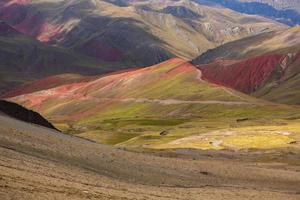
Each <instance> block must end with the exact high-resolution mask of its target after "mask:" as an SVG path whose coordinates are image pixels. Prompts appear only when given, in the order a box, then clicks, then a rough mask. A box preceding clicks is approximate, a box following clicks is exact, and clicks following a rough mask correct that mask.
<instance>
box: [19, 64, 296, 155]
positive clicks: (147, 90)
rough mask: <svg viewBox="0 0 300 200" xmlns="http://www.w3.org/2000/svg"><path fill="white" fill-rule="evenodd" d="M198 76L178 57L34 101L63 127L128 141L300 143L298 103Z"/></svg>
mask: <svg viewBox="0 0 300 200" xmlns="http://www.w3.org/2000/svg"><path fill="white" fill-rule="evenodd" d="M198 76H199V71H198V70H197V69H196V68H195V67H193V66H192V65H190V64H188V63H186V62H185V61H183V60H180V59H173V60H171V61H168V62H165V63H162V64H159V65H157V66H153V67H150V68H146V69H141V71H133V72H129V73H128V74H115V75H110V76H105V77H102V78H99V79H97V80H93V81H92V82H91V83H87V85H86V86H85V85H84V86H81V87H79V88H78V89H76V90H75V91H72V92H70V93H65V92H63V93H61V94H60V93H56V95H54V96H53V97H52V96H51V94H53V92H54V93H55V90H54V91H53V90H52V91H50V92H48V93H49V94H50V96H49V97H46V99H45V100H44V101H43V102H42V103H41V104H37V105H36V106H33V109H36V110H38V111H40V112H41V113H42V114H43V115H44V116H46V117H47V118H48V119H49V120H50V121H52V122H53V123H54V124H56V126H57V127H58V128H60V129H61V130H62V131H63V132H66V133H69V134H76V135H78V136H81V137H85V138H88V139H91V140H94V141H97V142H100V143H104V144H111V145H118V146H125V147H131V148H132V147H138V148H141V147H142V148H150V149H169V148H197V149H215V150H218V149H255V148H258V149H268V148H285V147H296V148H298V144H297V143H296V144H295V142H297V141H300V112H299V108H298V107H292V106H286V105H274V104H272V103H269V102H264V101H261V100H258V99H255V98H253V97H248V96H247V95H245V94H241V93H239V92H235V91H232V90H229V89H226V88H223V87H219V86H215V85H211V84H209V83H207V82H204V81H202V80H199V77H198ZM48 93H47V91H45V92H44V93H43V94H46V95H47V94H48ZM43 94H42V95H43ZM35 95H37V96H36V97H37V98H38V97H39V96H38V95H39V94H35ZM57 95H58V96H57ZM59 95H60V96H59ZM36 97H34V98H36ZM30 98H33V97H29V98H28V99H29V101H30ZM42 98H45V97H44V96H42ZM25 99H26V98H25ZM34 100H35V99H34ZM174 100H175V101H174ZM22 101H23V105H24V104H25V105H26V104H27V103H28V101H26V100H24V97H22V98H21V100H20V101H17V102H19V103H22ZM24 101H25V103H24Z"/></svg>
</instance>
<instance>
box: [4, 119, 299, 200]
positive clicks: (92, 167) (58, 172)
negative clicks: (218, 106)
mask: <svg viewBox="0 0 300 200" xmlns="http://www.w3.org/2000/svg"><path fill="white" fill-rule="evenodd" d="M0 124H1V126H0V197H1V199H3V200H6V199H9V200H10V199H37V200H38V199H43V200H44V199H51V200H52V199H72V200H76V199H163V200H165V199H187V200H191V199H212V200H213V199H230V200H232V199H238V200H243V199H259V200H263V199H272V200H276V199H278V200H279V199H280V200H281V199H287V200H289V199H291V200H292V199H293V200H294V199H295V200H296V199H297V200H298V199H300V166H299V165H291V164H287V163H278V162H276V163H275V162H268V163H262V162H259V163H258V162H254V161H252V160H251V159H250V160H247V159H242V157H243V155H239V156H236V157H234V156H230V155H231V154H234V152H227V153H226V156H225V157H224V158H223V159H219V158H220V157H221V156H220V155H217V154H210V156H209V157H207V156H198V157H197V156H196V157H192V156H191V155H198V154H199V152H196V151H195V152H194V151H182V152H179V153H178V156H177V157H176V156H174V154H175V153H176V152H175V153H174V152H173V153H172V156H171V157H170V156H167V154H166V155H164V154H163V153H162V155H160V154H156V153H154V154H153V153H151V154H149V153H135V152H129V151H125V150H122V149H118V148H115V147H111V146H105V145H100V144H97V143H94V142H91V141H88V140H84V139H81V138H78V137H73V136H69V135H64V134H61V133H59V132H55V131H52V130H50V129H46V128H41V127H38V126H34V125H28V124H26V123H23V122H20V121H17V120H14V119H11V118H8V117H5V116H0ZM199 155H200V154H199ZM214 156H216V159H214ZM245 156H246V154H245ZM252 156H253V155H252Z"/></svg>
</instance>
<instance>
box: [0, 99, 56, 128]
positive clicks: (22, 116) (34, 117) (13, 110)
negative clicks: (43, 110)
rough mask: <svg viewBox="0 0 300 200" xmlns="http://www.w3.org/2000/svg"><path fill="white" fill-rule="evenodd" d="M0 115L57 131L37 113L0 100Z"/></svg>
mask: <svg viewBox="0 0 300 200" xmlns="http://www.w3.org/2000/svg"><path fill="white" fill-rule="evenodd" d="M0 113H2V114H5V115H8V116H10V117H12V118H15V119H18V120H21V121H24V122H27V123H32V124H37V125H40V126H44V127H47V128H50V129H54V130H57V129H56V128H55V127H54V126H53V125H52V124H51V123H50V122H48V121H47V120H46V119H44V118H43V117H42V116H41V115H40V114H39V113H37V112H33V111H31V110H27V109H26V108H24V107H22V106H20V105H18V104H15V103H12V102H8V101H3V100H0Z"/></svg>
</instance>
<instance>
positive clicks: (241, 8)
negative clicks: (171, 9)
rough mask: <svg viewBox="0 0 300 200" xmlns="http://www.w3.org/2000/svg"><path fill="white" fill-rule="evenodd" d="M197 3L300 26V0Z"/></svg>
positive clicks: (230, 0)
mask: <svg viewBox="0 0 300 200" xmlns="http://www.w3.org/2000/svg"><path fill="white" fill-rule="evenodd" d="M194 1H195V2H198V3H202V4H208V5H215V6H223V7H226V8H229V9H232V10H235V11H237V12H241V13H246V14H253V15H261V16H264V17H268V18H270V19H273V20H276V21H279V22H282V23H285V24H288V25H297V24H300V1H298V0H288V1H285V0H194Z"/></svg>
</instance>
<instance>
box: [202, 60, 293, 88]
mask: <svg viewBox="0 0 300 200" xmlns="http://www.w3.org/2000/svg"><path fill="white" fill-rule="evenodd" d="M286 59H287V55H280V54H274V55H263V56H257V57H254V58H250V59H246V60H241V61H231V62H229V61H222V60H218V61H215V62H213V63H211V64H207V65H201V66H200V69H201V70H202V73H203V78H204V79H206V80H208V81H210V82H213V83H216V84H220V85H225V86H228V87H231V88H234V89H237V90H239V91H241V92H245V93H252V92H254V91H256V90H257V89H258V88H260V87H261V86H262V85H263V84H264V83H266V81H268V80H269V79H270V78H271V77H272V75H273V74H274V73H275V71H276V70H279V71H280V77H281V76H282V75H283V74H284V71H285V70H286V69H287V68H284V66H283V65H284V63H285V62H286ZM228 62H229V63H230V64H228ZM280 77H277V78H279V79H280Z"/></svg>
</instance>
